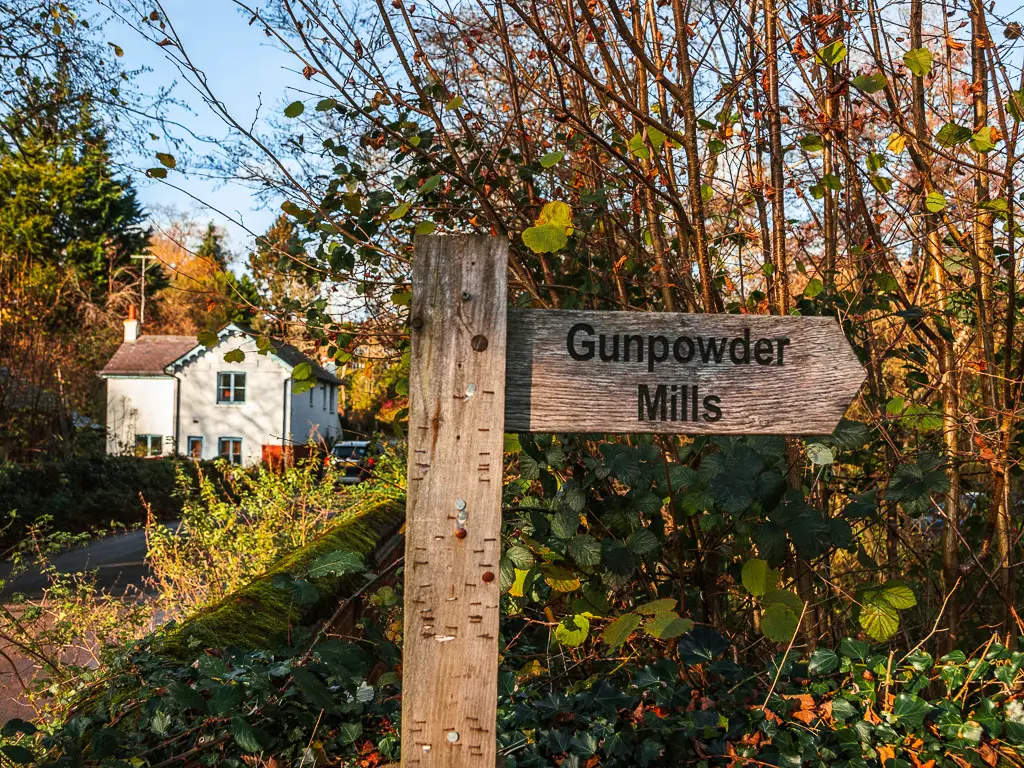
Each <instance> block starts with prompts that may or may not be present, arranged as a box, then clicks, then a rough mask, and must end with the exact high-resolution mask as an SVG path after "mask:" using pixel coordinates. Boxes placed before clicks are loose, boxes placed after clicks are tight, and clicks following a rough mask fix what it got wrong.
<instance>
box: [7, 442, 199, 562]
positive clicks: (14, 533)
mask: <svg viewBox="0 0 1024 768" xmlns="http://www.w3.org/2000/svg"><path fill="white" fill-rule="evenodd" d="M196 469H197V465H196V464H194V463H193V462H185V461H181V462H177V461H173V460H170V459H161V460H153V459H140V458H136V457H134V456H107V455H105V454H98V455H94V456H75V457H72V458H70V459H67V460H64V461H51V462H46V463H43V464H38V465H23V466H19V465H6V466H0V516H2V517H3V518H5V519H6V518H9V517H10V516H11V515H12V514H14V513H16V517H14V518H12V519H11V520H10V523H9V524H8V525H7V527H6V528H5V530H4V531H3V543H4V544H5V545H6V546H11V545H13V544H15V543H17V542H18V541H20V540H22V538H23V537H24V535H25V531H26V528H27V527H28V526H30V525H32V524H34V523H36V522H37V521H41V520H43V519H44V518H45V519H46V520H47V521H48V523H47V524H48V526H49V527H50V528H51V529H52V530H56V531H66V532H71V533H82V532H86V531H89V530H92V529H94V528H107V527H109V526H110V525H111V524H112V523H117V524H120V525H136V524H139V523H144V522H145V521H146V506H145V505H148V506H149V509H150V510H152V512H153V515H154V516H155V517H157V518H158V519H170V518H173V517H174V516H175V515H177V514H178V512H179V510H180V508H181V505H180V502H179V500H178V499H177V498H176V487H177V474H176V473H177V472H178V471H179V470H180V471H183V472H185V473H186V474H187V475H189V476H191V477H194V476H195V472H196ZM203 469H204V471H207V472H210V471H212V472H216V468H215V467H213V466H212V465H210V466H207V465H203ZM143 502H145V505H144V503H143Z"/></svg>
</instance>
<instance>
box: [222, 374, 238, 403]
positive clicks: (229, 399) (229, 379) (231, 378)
mask: <svg viewBox="0 0 1024 768" xmlns="http://www.w3.org/2000/svg"><path fill="white" fill-rule="evenodd" d="M217 402H218V403H244V402H245V374H244V373H234V372H227V373H218V374H217Z"/></svg>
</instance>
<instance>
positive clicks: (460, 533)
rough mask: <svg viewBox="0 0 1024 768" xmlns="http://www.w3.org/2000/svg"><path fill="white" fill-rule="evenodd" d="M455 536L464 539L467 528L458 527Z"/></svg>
mask: <svg viewBox="0 0 1024 768" xmlns="http://www.w3.org/2000/svg"><path fill="white" fill-rule="evenodd" d="M455 538H457V539H464V538H466V529H465V528H459V529H457V530H456V531H455Z"/></svg>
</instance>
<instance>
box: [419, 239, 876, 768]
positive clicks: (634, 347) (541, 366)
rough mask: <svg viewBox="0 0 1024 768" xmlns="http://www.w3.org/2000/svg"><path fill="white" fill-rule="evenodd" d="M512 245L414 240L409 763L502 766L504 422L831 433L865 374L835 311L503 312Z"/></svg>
mask: <svg viewBox="0 0 1024 768" xmlns="http://www.w3.org/2000/svg"><path fill="white" fill-rule="evenodd" d="M506 250H507V242H506V241H504V240H500V239H498V238H490V237H477V236H470V237H457V238H440V237H424V238H421V239H420V240H419V241H418V242H417V245H416V258H415V260H414V262H413V297H412V305H411V308H410V313H411V314H410V325H411V327H412V355H411V362H410V370H409V476H408V481H409V485H408V496H407V502H406V509H407V511H406V536H405V596H404V597H405V614H404V615H405V629H404V639H403V641H404V659H403V669H402V766H403V768H493V766H494V765H495V762H496V734H495V728H496V711H497V698H498V651H499V648H498V640H499V626H498V624H499V613H500V601H501V594H500V587H499V579H498V573H499V563H500V558H501V487H502V479H503V478H502V452H503V433H504V432H505V431H508V432H598V433H599V432H626V433H629V432H667V433H691V434H696V433H714V434H827V433H830V432H832V430H833V429H834V427H835V425H836V424H837V423H838V421H839V419H840V418H841V417H842V415H843V412H844V411H845V410H846V407H847V405H849V402H850V400H851V399H852V398H853V396H854V395H855V394H856V393H857V390H858V389H859V387H860V385H861V383H862V382H863V380H864V371H863V370H862V369H861V367H860V365H859V364H858V363H857V359H856V357H855V355H854V354H853V351H852V350H851V349H850V347H849V345H848V344H847V343H846V340H845V339H844V337H843V334H842V330H841V329H840V327H839V325H838V323H836V322H835V320H832V319H829V318H819V317H807V318H792V317H787V318H783V317H764V316H752V315H684V314H658V313H653V312H651V313H646V312H576V311H572V312H568V311H547V310H520V309H512V310H506V306H507V303H508V302H507V287H506V272H507V269H508V265H507V257H506Z"/></svg>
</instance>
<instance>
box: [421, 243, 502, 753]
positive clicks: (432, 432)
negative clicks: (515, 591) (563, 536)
mask: <svg viewBox="0 0 1024 768" xmlns="http://www.w3.org/2000/svg"><path fill="white" fill-rule="evenodd" d="M507 247H508V244H507V242H506V241H504V240H503V239H499V238H492V237H484V236H464V237H421V238H419V239H417V242H416V257H415V261H414V263H413V295H412V307H411V317H410V323H411V326H412V357H411V362H410V368H409V490H408V500H407V507H406V536H405V633H404V645H405V650H404V659H403V670H402V766H403V768H441V767H443V768H470V766H472V768H490V767H492V766H494V765H495V762H496V744H497V738H496V733H495V729H496V718H497V699H498V613H499V608H498V606H499V604H500V588H499V578H498V565H499V560H500V558H501V488H502V451H503V447H504V440H503V438H504V418H505V334H506V314H507V310H506V307H507V298H506V294H507V278H506V269H507Z"/></svg>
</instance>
